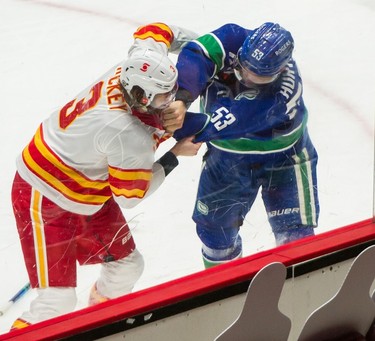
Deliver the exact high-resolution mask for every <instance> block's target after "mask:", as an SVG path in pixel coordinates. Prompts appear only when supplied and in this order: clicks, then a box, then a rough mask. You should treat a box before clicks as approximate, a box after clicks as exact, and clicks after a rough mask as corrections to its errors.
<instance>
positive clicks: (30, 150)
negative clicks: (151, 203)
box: [17, 23, 173, 215]
mask: <svg viewBox="0 0 375 341" xmlns="http://www.w3.org/2000/svg"><path fill="white" fill-rule="evenodd" d="M134 37H135V43H136V44H137V47H139V46H141V45H142V44H160V46H161V48H162V49H166V51H168V49H169V48H170V46H171V43H172V41H173V33H172V31H171V30H170V28H169V27H168V26H166V25H164V24H160V23H156V24H152V25H148V26H143V27H140V28H139V29H138V30H137V31H136V33H135V34H134ZM120 73H121V63H119V64H118V65H116V66H114V67H113V68H112V69H111V70H109V71H108V72H107V73H106V74H105V75H103V76H102V77H100V78H99V79H98V80H97V81H96V82H94V84H92V85H91V86H89V87H88V88H86V89H85V90H83V91H82V92H81V93H80V94H79V95H78V96H77V97H76V98H75V99H73V100H72V101H70V102H69V103H67V104H66V105H65V106H64V107H63V108H61V109H59V110H57V111H55V112H54V113H52V115H51V116H50V117H48V118H47V119H46V120H45V121H44V122H42V124H41V125H40V126H39V128H38V130H37V132H36V134H35V135H34V137H33V138H32V140H31V141H30V143H29V144H28V145H27V146H26V147H25V148H24V150H23V152H22V153H21V155H19V157H18V158H17V170H18V172H19V174H20V176H21V177H22V178H23V179H24V180H25V181H27V182H28V183H29V184H31V185H32V186H33V187H34V188H36V189H37V190H38V191H40V192H41V193H42V194H43V195H45V196H46V197H47V198H49V199H50V200H51V201H53V202H54V203H56V204H57V205H59V206H60V207H62V208H64V209H66V210H69V211H72V212H75V213H78V214H85V215H91V214H93V213H95V212H97V211H98V210H99V209H100V208H101V207H102V205H103V204H104V203H105V202H106V201H107V200H108V199H109V198H110V197H111V196H113V197H114V198H115V200H116V201H117V202H118V203H119V205H120V206H122V207H124V208H130V207H133V206H135V205H136V204H137V203H138V202H140V201H141V200H142V199H143V198H144V197H145V196H146V193H147V194H150V193H152V192H153V191H154V190H155V189H156V188H157V187H159V185H160V184H161V183H162V182H163V180H164V170H163V168H162V167H161V166H160V165H159V164H158V163H154V153H155V150H156V148H157V147H158V145H159V144H160V143H161V142H162V141H164V140H165V139H167V138H169V137H170V134H166V133H165V131H164V129H163V127H162V124H161V121H160V118H159V116H157V115H155V114H154V115H151V114H148V113H146V114H142V113H139V112H136V111H134V110H133V111H132V109H131V108H130V107H129V106H128V104H127V103H126V101H125V98H124V96H123V94H122V91H121V88H120V82H119V77H120Z"/></svg>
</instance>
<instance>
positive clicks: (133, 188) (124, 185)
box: [109, 167, 152, 198]
mask: <svg viewBox="0 0 375 341" xmlns="http://www.w3.org/2000/svg"><path fill="white" fill-rule="evenodd" d="M151 179H152V169H120V168H115V167H109V183H110V186H111V190H112V192H113V193H114V194H115V195H117V196H124V197H125V198H143V197H144V196H145V194H146V192H147V190H148V189H149V187H150V182H151Z"/></svg>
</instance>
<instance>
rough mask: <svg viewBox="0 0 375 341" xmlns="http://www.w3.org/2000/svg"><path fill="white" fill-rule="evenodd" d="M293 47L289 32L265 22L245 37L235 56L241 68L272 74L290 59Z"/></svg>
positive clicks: (277, 71)
mask: <svg viewBox="0 0 375 341" xmlns="http://www.w3.org/2000/svg"><path fill="white" fill-rule="evenodd" d="M293 49H294V40H293V37H292V35H291V33H290V32H289V31H287V30H285V29H284V28H283V27H281V26H280V25H279V24H276V23H271V22H267V23H264V24H263V25H261V26H260V27H259V28H258V29H256V30H255V32H254V33H253V34H252V35H250V36H248V37H247V38H246V39H245V41H244V43H243V45H242V47H241V48H240V49H239V50H238V54H237V58H238V62H239V63H240V65H241V66H242V67H243V68H246V69H248V70H250V71H251V72H254V73H255V74H257V75H259V76H274V75H276V74H278V73H279V72H280V71H281V70H282V69H283V68H284V67H285V66H286V64H287V63H288V62H289V61H290V60H291V58H292V53H293Z"/></svg>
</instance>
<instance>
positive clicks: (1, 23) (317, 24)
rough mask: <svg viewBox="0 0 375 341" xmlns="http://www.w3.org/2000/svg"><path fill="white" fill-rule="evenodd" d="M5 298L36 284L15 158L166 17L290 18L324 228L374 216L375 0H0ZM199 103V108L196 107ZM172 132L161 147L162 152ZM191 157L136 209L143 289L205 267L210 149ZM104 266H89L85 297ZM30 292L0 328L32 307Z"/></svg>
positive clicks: (258, 211) (0, 219)
mask: <svg viewBox="0 0 375 341" xmlns="http://www.w3.org/2000/svg"><path fill="white" fill-rule="evenodd" d="M0 8H1V10H0V80H1V81H0V96H1V97H0V98H1V103H2V105H1V120H2V124H0V138H1V140H2V143H1V144H0V155H1V158H2V162H1V166H0V197H1V200H0V271H1V277H0V278H1V280H0V305H1V304H2V303H5V302H6V301H7V300H8V299H10V298H11V297H12V296H13V295H14V294H15V292H16V291H17V290H18V289H20V288H21V287H22V286H23V285H24V284H25V283H27V281H28V279H27V274H26V270H25V266H24V263H23V258H22V254H21V249H20V244H19V240H18V236H17V231H16V228H15V223H14V218H13V213H12V209H11V200H10V189H11V184H12V179H13V176H14V172H15V158H16V156H17V155H18V154H19V153H20V152H21V150H22V149H23V147H24V146H25V144H26V143H28V141H29V140H30V139H31V137H32V136H33V134H34V132H35V130H36V128H37V127H38V125H39V124H40V122H41V121H42V120H43V119H44V118H45V117H46V116H48V115H49V114H50V113H51V112H52V111H53V110H54V109H55V108H57V107H60V106H62V105H64V104H65V103H66V102H67V101H70V100H71V99H72V98H73V97H75V95H76V94H77V93H78V92H79V91H80V90H82V89H83V88H84V87H86V86H87V85H89V84H90V83H91V82H93V81H94V80H95V79H97V78H98V77H99V76H101V75H102V74H103V73H104V72H105V71H107V69H109V68H110V67H112V66H113V65H114V64H115V63H117V62H118V61H120V60H122V59H124V58H125V57H126V55H127V49H128V48H129V46H130V45H131V43H132V41H133V38H132V33H133V31H134V30H135V29H136V28H137V27H138V26H140V25H143V24H147V23H150V22H155V21H158V22H165V23H167V24H173V25H178V26H182V27H186V28H188V29H190V30H193V31H195V32H197V33H199V34H203V33H206V32H208V31H211V30H213V29H215V28H217V27H219V26H221V25H223V24H225V23H228V22H235V23H237V24H240V25H243V26H245V27H248V28H255V27H257V26H259V25H260V24H262V23H263V22H266V21H274V22H278V23H280V24H281V25H282V26H284V27H286V28H287V29H289V30H290V31H291V32H292V34H293V36H294V40H295V44H296V48H295V53H294V57H295V59H296V60H297V63H298V65H299V68H300V70H301V73H302V77H303V80H304V100H305V103H306V105H307V108H308V110H309V114H310V116H309V124H308V127H309V131H310V135H311V138H312V140H313V142H314V144H315V146H316V148H317V150H318V153H319V157H320V159H319V164H318V183H319V196H320V206H321V216H320V221H319V227H318V228H317V233H320V232H324V231H327V230H331V229H334V228H337V227H340V226H344V225H348V224H350V223H353V222H357V221H360V220H364V219H368V218H370V217H372V214H373V212H372V208H373V179H374V177H373V168H374V167H373V163H374V160H373V157H374V113H375V85H374V84H375V67H374V63H375V38H374V35H375V33H374V32H375V20H374V19H375V2H374V1H373V0H341V1H339V0H328V1H327V0H315V1H313V0H305V1H297V0H285V1H277V0H268V1H243V0H233V1H230V2H224V1H222V0H196V1H194V0H193V1H189V2H181V1H170V0H167V1H151V0H146V1H143V2H141V3H138V2H136V1H120V0H107V1H99V0H81V1H72V0H60V1H59V0H50V1H47V0H45V1H42V0H41V1H37V0H36V1H34V0H0ZM197 108H198V106H197V104H194V105H193V109H197ZM171 143H172V141H170V142H168V143H166V145H165V146H163V145H162V146H161V147H160V149H159V150H158V152H157V156H160V155H162V154H163V152H165V151H166V150H167V149H168V148H169V147H170V146H171ZM203 152H204V148H202V149H201V151H200V153H199V155H198V156H197V157H193V158H181V159H180V166H179V167H178V168H177V169H175V170H174V171H173V173H171V174H170V175H169V176H168V178H167V179H166V181H165V183H164V184H163V185H162V187H161V188H160V189H159V191H158V192H157V193H155V194H153V195H152V196H151V197H150V198H148V200H146V201H145V202H143V203H142V204H140V205H139V206H138V207H136V208H135V209H132V210H127V211H126V212H125V216H126V217H127V220H128V222H129V223H130V225H131V227H132V232H133V235H134V237H135V241H136V243H137V246H138V248H139V250H140V251H141V252H142V253H143V256H144V258H145V262H146V267H145V271H144V274H143V276H142V277H141V279H140V281H139V283H138V284H137V286H136V288H135V290H140V289H143V288H146V287H149V286H152V285H155V284H159V283H161V282H164V281H167V280H170V279H174V278H177V277H180V276H184V275H187V274H190V273H192V272H195V271H200V270H202V269H203V264H202V261H201V256H200V242H199V240H198V238H197V236H196V234H195V226H194V223H193V222H192V220H191V213H192V209H193V203H194V198H195V193H196V188H197V182H198V178H199V172H200V164H201V155H202V154H203ZM241 234H242V239H243V241H244V255H248V254H252V253H255V252H258V251H262V250H265V249H268V248H271V247H273V246H274V241H273V236H272V234H271V230H270V227H269V225H268V222H267V217H266V214H265V210H264V208H263V206H262V202H261V200H260V198H259V199H258V200H257V201H256V203H255V206H254V207H253V209H252V211H251V212H250V213H249V215H248V216H247V217H246V222H245V225H244V226H243V228H242V230H241ZM97 270H98V268H97V267H95V266H90V267H82V268H80V270H79V275H78V276H79V277H78V283H79V285H78V288H77V293H78V295H79V304H78V307H77V309H78V308H81V307H84V306H85V305H86V301H87V296H88V292H89V290H90V288H91V286H92V284H93V283H94V282H95V279H96V275H97ZM33 295H34V293H33V292H32V291H30V292H29V293H28V294H27V295H26V296H25V297H24V298H23V299H22V300H21V301H19V302H18V303H17V304H15V305H14V306H13V307H12V308H11V309H10V310H9V311H8V312H7V313H6V314H5V315H4V316H2V317H0V334H1V333H5V332H7V331H8V329H9V327H10V325H11V323H12V322H13V320H14V319H15V318H17V317H18V315H19V314H20V313H21V312H22V311H23V310H24V309H27V307H28V304H29V302H30V300H31V299H32V298H33Z"/></svg>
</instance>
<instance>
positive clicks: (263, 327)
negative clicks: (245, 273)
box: [215, 263, 291, 341]
mask: <svg viewBox="0 0 375 341" xmlns="http://www.w3.org/2000/svg"><path fill="white" fill-rule="evenodd" d="M285 277H286V268H285V266H284V265H283V264H281V263H271V264H269V265H267V266H265V267H264V268H262V269H261V270H260V271H259V272H258V273H257V274H256V276H255V277H254V278H253V280H252V281H251V283H250V285H249V288H248V290H247V294H246V298H245V303H244V307H243V309H242V312H241V314H240V315H239V317H238V318H237V320H236V321H235V322H234V323H233V324H232V325H231V326H230V327H228V328H227V329H226V330H225V331H224V332H223V333H221V334H220V335H219V336H218V337H217V338H216V339H215V341H233V340H236V341H250V340H254V341H256V340H287V338H288V335H289V332H290V328H291V321H290V319H289V318H288V317H287V316H285V315H284V314H282V313H281V312H280V310H279V308H278V304H279V298H280V294H281V291H282V289H283V286H284V282H285ZM270 325H272V328H270Z"/></svg>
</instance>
